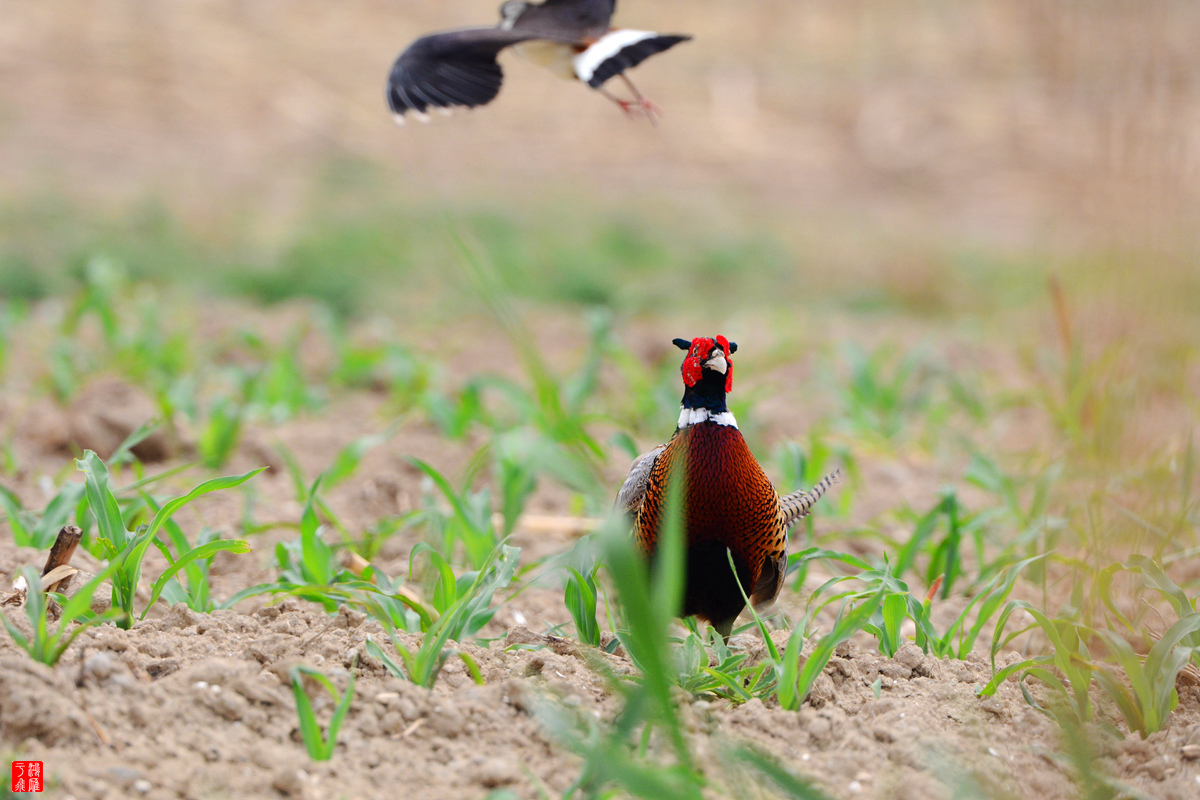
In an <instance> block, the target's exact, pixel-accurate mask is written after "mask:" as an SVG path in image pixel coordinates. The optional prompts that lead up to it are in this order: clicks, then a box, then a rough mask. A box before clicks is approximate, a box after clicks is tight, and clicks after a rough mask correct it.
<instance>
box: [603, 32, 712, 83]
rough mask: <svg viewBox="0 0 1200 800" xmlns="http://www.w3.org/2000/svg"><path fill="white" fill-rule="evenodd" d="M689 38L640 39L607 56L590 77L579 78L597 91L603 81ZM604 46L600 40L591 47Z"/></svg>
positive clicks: (665, 36)
mask: <svg viewBox="0 0 1200 800" xmlns="http://www.w3.org/2000/svg"><path fill="white" fill-rule="evenodd" d="M616 33H617V32H614V34H613V35H615V34H616ZM691 38H692V37H691V36H682V35H660V34H656V35H654V36H651V37H648V38H645V39H641V40H640V41H637V42H634V43H632V44H630V45H627V46H625V47H622V48H621V49H620V50H617V51H616V52H615V53H612V54H611V55H607V57H606V58H604V60H603V61H601V62H600V63H599V64H597V65H596V67H595V69H594V70H593V71H592V73H591V75H588V76H586V77H585V76H584V75H580V76H579V77H580V78H583V79H584V80H586V81H587V84H588V86H591V87H592V88H593V89H598V88H600V87H601V86H603V85H604V82H605V81H607V80H608V79H609V78H611V77H613V76H614V75H620V74H621V73H622V72H624V71H625V70H627V69H633V68H634V67H636V66H637V65H638V64H640V63H642V62H643V61H645V60H646V59H647V58H649V57H650V56H652V55H654V54H655V53H661V52H663V51H664V50H669V49H670V48H672V47H674V46H675V45H677V44H679V43H680V42H686V41H688V40H690V39H691ZM604 46H605V40H604V39H601V40H600V41H598V42H596V44H595V45H593V46H592V47H595V48H602V47H604ZM589 49H591V48H589Z"/></svg>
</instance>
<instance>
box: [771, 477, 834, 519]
mask: <svg viewBox="0 0 1200 800" xmlns="http://www.w3.org/2000/svg"><path fill="white" fill-rule="evenodd" d="M841 479H842V471H841V470H840V469H835V470H834V471H833V472H831V473H829V474H828V475H826V476H825V477H824V478H822V479H821V482H820V483H818V484H817V485H816V486H814V487H813V488H812V489H810V490H809V491H807V492H792V493H791V494H789V495H787V496H786V497H781V498H779V512H780V514H782V516H783V527H784V528H785V529H786V528H789V527H791V525H792V524H793V523H795V522H796V520H798V519H800V518H802V517H806V516H808V512H810V511H812V507H813V506H814V505H816V503H817V501H818V500H820V499H821V495H823V494H825V492H826V490H828V489H829V487H830V486H833V485H834V484H835V483H837V482H838V481H839V480H841Z"/></svg>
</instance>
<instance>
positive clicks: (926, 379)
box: [837, 346, 933, 442]
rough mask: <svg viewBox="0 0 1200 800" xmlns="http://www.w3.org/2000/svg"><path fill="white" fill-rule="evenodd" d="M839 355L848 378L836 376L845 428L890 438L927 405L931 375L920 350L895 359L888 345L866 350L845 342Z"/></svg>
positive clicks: (859, 432)
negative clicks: (870, 351)
mask: <svg viewBox="0 0 1200 800" xmlns="http://www.w3.org/2000/svg"><path fill="white" fill-rule="evenodd" d="M842 357H843V359H844V360H845V361H846V365H847V367H848V369H849V373H850V374H849V380H848V381H840V380H839V381H837V385H838V386H839V390H840V392H841V395H842V407H843V408H844V409H845V417H844V419H843V425H844V427H845V428H846V429H847V431H848V432H850V433H852V434H856V435H859V436H866V437H869V438H872V437H873V438H876V439H878V440H882V441H884V442H891V441H893V440H895V439H896V438H898V437H899V436H900V434H901V433H902V432H903V431H904V430H905V429H906V428H908V427H909V423H910V420H911V418H912V417H913V416H915V415H917V414H920V413H922V412H924V411H925V410H926V409H927V408H928V407H929V405H930V403H931V397H930V395H931V391H930V383H931V378H932V377H933V376H932V372H931V369H930V367H929V366H928V364H927V361H926V357H925V355H924V354H922V353H921V352H919V351H912V352H910V353H909V354H908V355H906V356H904V357H901V358H899V359H897V358H896V357H895V353H894V351H892V350H890V349H887V348H880V349H879V350H877V351H875V352H874V353H871V354H867V353H866V352H864V351H863V350H862V349H861V348H859V347H857V346H847V347H846V348H844V350H843V352H842Z"/></svg>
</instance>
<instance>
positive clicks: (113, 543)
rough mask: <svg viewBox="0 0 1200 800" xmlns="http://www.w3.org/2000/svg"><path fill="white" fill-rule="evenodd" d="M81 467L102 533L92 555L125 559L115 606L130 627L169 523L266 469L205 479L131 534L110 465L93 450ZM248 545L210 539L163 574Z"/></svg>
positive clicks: (160, 583) (159, 584)
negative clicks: (146, 571) (149, 559)
mask: <svg viewBox="0 0 1200 800" xmlns="http://www.w3.org/2000/svg"><path fill="white" fill-rule="evenodd" d="M76 467H77V468H78V469H79V471H80V472H82V473H83V474H84V479H85V480H84V487H85V488H84V498H85V500H86V501H87V504H88V507H89V509H90V510H91V513H92V515H93V516H94V517H95V520H96V527H97V534H96V537H95V540H94V543H93V546H94V549H95V550H96V551H98V552H93V555H95V556H97V557H98V558H106V559H108V560H109V561H112V560H114V559H116V558H117V557H118V556H120V557H121V560H120V565H119V567H118V568H117V569H116V570H115V571H114V572H113V573H112V587H113V588H112V604H113V607H114V608H118V609H121V610H122V611H124V612H125V616H124V617H123V618H122V619H121V620H120V621H119V624H120V625H121V626H122V627H125V628H128V627H129V626H130V625H131V624H132V621H133V615H134V612H133V603H134V598H135V597H136V596H137V586H138V580H139V578H140V577H141V570H142V559H143V558H144V557H145V555H146V551H147V549H149V547H150V545H151V544H153V543H154V541H155V540H156V538H157V537H158V535H159V533H160V531H161V530H162V528H163V526H164V525H165V524H166V523H167V521H168V520H170V519H171V517H173V516H174V515H175V513H176V512H177V511H179V510H180V509H181V508H183V507H184V506H186V505H187V504H188V503H190V502H192V501H193V500H195V499H196V498H197V497H201V496H203V495H206V494H208V493H210V492H215V491H220V490H223V489H231V488H233V487H235V486H240V485H241V484H243V483H245V482H246V481H248V480H250V479H251V478H252V477H254V476H255V475H257V474H258V473H260V472H262V469H256V470H252V471H251V472H247V473H245V474H243V475H233V476H229V477H224V478H214V479H212V480H209V481H205V482H204V483H201V484H200V485H199V486H197V487H195V488H194V489H192V491H190V492H188V493H187V494H185V495H182V496H180V497H176V498H173V499H171V500H169V501H167V502H166V503H164V504H163V505H162V507H161V508H159V509H158V511H157V512H156V513H155V514H154V517H153V518H152V519H151V520H150V523H149V524H148V525H145V526H139V527H138V529H137V530H136V531H132V532H131V531H129V530H127V529H126V526H125V520H124V519H123V517H122V514H121V508H120V504H119V503H118V501H117V497H116V495H115V494H114V493H113V491H112V489H111V487H110V486H109V476H108V468H107V467H105V465H104V462H103V461H101V460H100V458H99V457H98V456H97V455H96V454H95V453H93V452H92V451H90V450H89V451H87V452H85V453H84V457H83V458H82V459H80V460H78V461H77V462H76ZM263 469H265V468H263ZM248 549H249V545H248V544H247V543H246V542H244V541H241V540H238V541H219V542H210V543H208V544H206V545H203V546H202V547H199V548H195V549H193V550H191V551H189V552H187V553H182V554H180V555H179V556H178V558H176V560H175V563H174V564H173V565H172V567H170V568H168V570H167V572H166V573H164V575H167V577H166V580H169V579H170V577H172V576H173V575H174V574H175V572H177V571H178V570H179V569H181V568H182V567H183V566H186V565H187V564H188V563H191V562H192V561H195V560H196V559H198V558H206V557H208V556H209V555H211V554H213V553H215V552H217V551H219V550H229V551H233V552H246V551H247V550H248ZM122 554H124V555H122ZM168 573H169V574H168ZM166 580H164V579H163V578H162V576H160V577H159V579H158V580H157V581H155V590H156V593H155V594H153V595H152V600H151V602H150V603H149V604H148V605H147V606H146V608H145V609H144V610H143V612H142V617H143V618H144V617H145V613H146V611H148V610H149V609H150V608H151V607H152V606H153V605H154V603H155V602H157V600H158V597H159V595H160V594H161V592H162V589H163V588H164V587H165V583H166Z"/></svg>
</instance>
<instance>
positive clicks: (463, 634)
mask: <svg viewBox="0 0 1200 800" xmlns="http://www.w3.org/2000/svg"><path fill="white" fill-rule="evenodd" d="M418 547H421V545H418ZM422 552H427V553H429V555H430V558H431V559H432V560H433V562H434V565H435V567H436V568H437V569H438V572H439V579H438V583H437V589H435V592H434V607H435V608H434V610H435V611H436V612H437V617H436V618H435V617H434V616H433V613H431V610H430V609H428V608H425V607H424V606H421V605H420V604H418V603H416V602H415V601H413V600H412V599H410V598H407V597H403V596H401V597H400V598H398V599H400V600H401V601H402V602H404V603H405V604H407V605H409V606H410V607H411V608H413V610H415V611H416V612H417V613H418V614H419V615H420V617H421V620H422V630H424V631H425V638H424V639H423V640H422V642H421V646H420V647H419V648H417V649H416V650H413V649H411V648H409V647H407V646H405V645H404V643H403V642H401V641H400V640H399V639H397V638H396V636H395V634H394V632H393V631H394V625H393V617H392V615H391V613H389V611H388V610H387V609H386V608H385V607H383V606H382V605H381V604H380V598H379V597H378V596H376V595H370V596H366V597H365V598H364V604H365V608H366V609H367V611H368V612H369V613H370V614H371V615H372V616H373V617H375V618H376V620H378V621H379V623H380V624H381V625H383V626H384V629H385V630H386V631H387V632H388V638H389V639H390V640H391V642H392V646H393V647H394V648H395V650H396V652H397V653H399V654H400V657H401V660H402V661H403V662H404V667H403V669H401V667H400V666H399V665H398V664H397V663H396V661H395V659H393V658H392V657H391V656H390V655H388V654H387V653H386V652H384V650H383V648H381V647H380V646H379V644H378V643H376V642H375V641H373V640H372V639H371V638H370V637H368V638H367V652H368V653H370V654H371V655H372V656H373V657H375V658H378V659H379V660H380V661H382V662H383V664H384V666H385V667H386V668H387V669H388V671H389V672H391V673H392V674H393V675H396V676H397V677H400V678H405V679H407V680H410V681H412V682H413V683H415V684H417V685H418V686H425V687H427V688H432V686H433V684H434V682H435V681H436V680H437V677H438V675H439V674H440V673H441V671H442V667H444V666H445V664H446V661H447V660H449V659H450V657H451V656H454V655H457V656H459V657H460V658H461V659H462V660H463V663H464V664H466V666H467V669H468V670H470V672H471V675H472V676H473V677H474V678H475V681H476V682H477V683H482V682H483V679H482V676H481V674H480V671H479V665H478V664H477V663H476V662H475V660H474V659H473V658H472V657H471V655H470V654H469V653H466V652H463V651H459V650H453V649H450V648H449V643H450V642H452V641H457V642H461V641H463V640H465V639H466V638H467V637H469V636H472V635H474V634H475V633H478V631H479V629H480V628H482V627H483V626H484V625H486V624H487V622H488V621H489V620H490V619H491V618H492V615H494V614H495V613H496V610H495V608H494V607H492V597H493V595H494V594H495V592H496V591H497V590H498V589H502V588H504V587H506V586H508V584H509V582H510V581H511V580H512V576H513V574H514V572H515V571H516V567H517V562H518V559H519V557H520V553H521V551H520V550H519V549H518V548H515V547H509V546H507V545H504V544H501V545H499V546H497V548H496V549H495V550H494V551H492V554H491V556H490V557H489V559H488V561H487V562H486V563H485V564H484V567H483V569H481V570H480V571H479V572H478V573H475V574H473V575H472V574H468V575H464V576H463V578H462V579H461V580H455V578H454V573H453V572H451V571H450V566H449V564H447V563H446V561H445V559H442V558H441V556H440V555H439V554H438V553H436V552H434V551H433V550H432V549H430V548H428V546H425V548H424V549H423V550H422ZM416 555H417V551H416V549H415V548H414V553H413V556H414V557H415V556H416ZM468 581H469V582H468ZM464 583H465V585H464Z"/></svg>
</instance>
